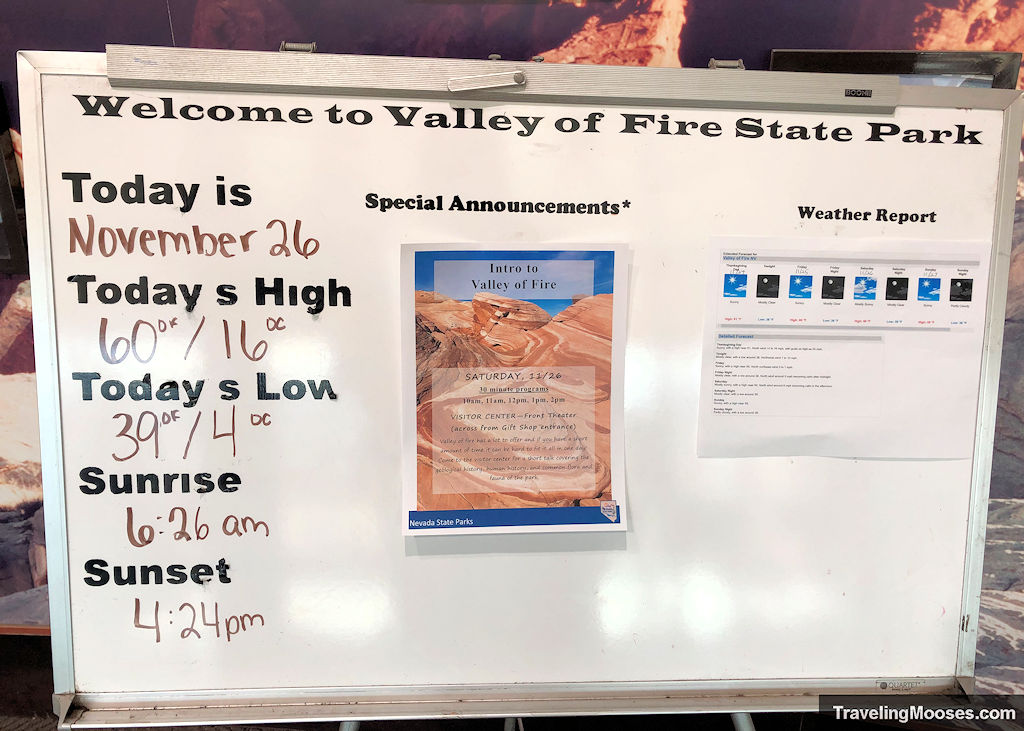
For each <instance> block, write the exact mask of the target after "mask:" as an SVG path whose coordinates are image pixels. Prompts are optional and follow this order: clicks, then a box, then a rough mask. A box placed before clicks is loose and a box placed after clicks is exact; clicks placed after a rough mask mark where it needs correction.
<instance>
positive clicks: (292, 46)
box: [277, 41, 316, 53]
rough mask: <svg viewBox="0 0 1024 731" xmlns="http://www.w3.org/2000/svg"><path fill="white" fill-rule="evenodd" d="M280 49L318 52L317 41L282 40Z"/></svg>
mask: <svg viewBox="0 0 1024 731" xmlns="http://www.w3.org/2000/svg"><path fill="white" fill-rule="evenodd" d="M277 50H278V51H294V52H295V53H316V41H312V42H310V43H289V42H288V41H281V47H280V48H278V49H277Z"/></svg>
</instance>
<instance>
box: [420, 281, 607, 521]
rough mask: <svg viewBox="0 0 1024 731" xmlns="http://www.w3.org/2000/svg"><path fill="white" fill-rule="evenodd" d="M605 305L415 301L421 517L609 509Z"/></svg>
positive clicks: (603, 298)
mask: <svg viewBox="0 0 1024 731" xmlns="http://www.w3.org/2000/svg"><path fill="white" fill-rule="evenodd" d="M612 298H613V295H612V294H595V295H591V296H582V297H574V298H573V301H572V302H571V304H568V306H567V307H565V309H563V310H561V311H559V312H557V313H556V314H554V315H551V314H549V313H548V312H547V311H545V309H543V308H542V307H540V306H539V305H537V304H535V303H533V302H528V301H524V300H518V299H513V298H510V297H507V296H503V295H498V294H493V293H490V292H481V293H479V294H477V295H476V296H475V297H473V299H472V301H468V302H467V301H458V300H454V299H451V298H449V297H447V296H445V295H443V294H440V293H437V292H423V291H418V292H416V300H415V302H416V409H417V412H416V416H417V420H416V423H417V487H418V490H417V504H418V505H417V507H418V509H420V510H453V509H459V510H465V509H467V508H523V507H571V506H598V505H600V503H601V502H602V501H608V500H612V499H613V497H612V493H611V489H612V484H611V470H610V467H609V463H608V460H609V454H610V446H609V419H610V413H611V409H610V403H609V399H610V390H611V355H612Z"/></svg>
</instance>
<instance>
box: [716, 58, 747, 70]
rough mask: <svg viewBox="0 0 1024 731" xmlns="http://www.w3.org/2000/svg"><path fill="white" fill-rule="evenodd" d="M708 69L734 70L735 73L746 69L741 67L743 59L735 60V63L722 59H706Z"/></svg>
mask: <svg viewBox="0 0 1024 731" xmlns="http://www.w3.org/2000/svg"><path fill="white" fill-rule="evenodd" d="M708 68H709V69H736V70H737V71H746V70H747V67H746V66H744V65H743V59H742V58H737V59H736V60H735V61H729V60H726V59H724V58H709V59H708Z"/></svg>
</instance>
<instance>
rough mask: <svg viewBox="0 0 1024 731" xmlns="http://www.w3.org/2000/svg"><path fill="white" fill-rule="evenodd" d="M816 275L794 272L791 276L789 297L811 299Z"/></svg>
mask: <svg viewBox="0 0 1024 731" xmlns="http://www.w3.org/2000/svg"><path fill="white" fill-rule="evenodd" d="M813 280H814V277H812V276H810V275H808V274H793V275H791V276H790V277H789V298H790V299H794V300H809V299H810V298H811V291H812V289H813V288H812V287H811V284H812V283H813Z"/></svg>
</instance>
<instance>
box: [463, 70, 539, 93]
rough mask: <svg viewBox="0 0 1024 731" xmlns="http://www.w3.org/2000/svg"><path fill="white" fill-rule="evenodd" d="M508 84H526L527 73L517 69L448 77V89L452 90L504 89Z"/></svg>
mask: <svg viewBox="0 0 1024 731" xmlns="http://www.w3.org/2000/svg"><path fill="white" fill-rule="evenodd" d="M507 86H526V73H525V72H523V71H518V70H516V71H505V72H502V73H499V74H482V75H480V76H462V77H459V78H456V79H448V91H451V92H459V91H476V90H479V89H502V88H505V87H507Z"/></svg>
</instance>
